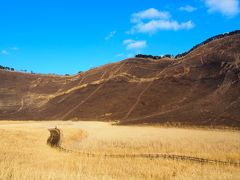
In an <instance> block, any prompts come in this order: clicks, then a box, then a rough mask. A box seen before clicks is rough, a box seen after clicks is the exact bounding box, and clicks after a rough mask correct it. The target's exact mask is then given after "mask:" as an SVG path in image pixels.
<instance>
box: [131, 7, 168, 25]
mask: <svg viewBox="0 0 240 180" xmlns="http://www.w3.org/2000/svg"><path fill="white" fill-rule="evenodd" d="M169 18H170V14H169V12H166V11H158V10H157V9H154V8H150V9H147V10H144V11H140V12H138V13H134V14H132V18H131V22H133V23H136V22H139V21H142V20H144V19H169Z"/></svg>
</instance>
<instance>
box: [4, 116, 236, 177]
mask: <svg viewBox="0 0 240 180" xmlns="http://www.w3.org/2000/svg"><path fill="white" fill-rule="evenodd" d="M55 125H58V127H59V128H61V129H62V130H63V132H64V140H63V145H64V146H65V147H67V148H70V149H75V150H78V151H83V152H92V153H98V154H106V153H107V154H111V153H121V154H124V153H127V154H129V153H172V154H183V155H191V156H197V157H204V158H211V159H219V160H238V161H239V160H240V132H239V131H226V130H197V129H181V128H165V127H164V128H163V127H136V126H111V125H110V124H108V123H101V122H70V121H68V122H29V121H28V122H9V121H1V122H0V137H1V138H0V145H1V147H0V179H44V180H45V179H239V178H240V168H239V167H233V166H221V165H213V164H212V165H211V164H205V165H201V164H198V163H193V162H184V161H183V162H180V161H172V160H164V159H146V158H109V157H108V158H105V157H103V156H98V157H87V156H84V155H80V154H76V153H65V152H60V151H58V150H56V149H52V148H50V147H48V146H47V145H46V140H47V138H48V136H49V132H48V131H47V128H50V127H54V126H55Z"/></svg>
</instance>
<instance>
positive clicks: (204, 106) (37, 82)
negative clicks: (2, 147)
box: [0, 33, 240, 127]
mask: <svg viewBox="0 0 240 180" xmlns="http://www.w3.org/2000/svg"><path fill="white" fill-rule="evenodd" d="M0 84H1V86H0V118H1V119H36V120H44V119H45V120H52V119H53V120H55V119H63V120H68V119H74V120H80V119H83V120H93V119H94V120H96V119H97V120H118V121H119V122H120V123H122V124H126V123H131V124H133V123H174V124H176V123H181V124H187V125H207V126H209V125H222V126H236V127H240V34H239V33H236V34H231V35H228V36H223V37H221V38H218V39H213V40H211V41H210V42H207V43H205V44H202V45H201V46H198V47H197V48H195V49H193V50H192V51H191V52H189V53H188V54H186V55H185V56H183V57H180V58H177V59H168V58H163V59H161V60H159V61H155V60H152V59H143V58H132V59H127V60H124V61H121V62H118V63H113V64H108V65H105V66H102V67H99V68H95V69H92V70H90V71H87V72H83V73H81V74H78V75H76V76H70V77H61V76H46V75H31V74H23V73H17V72H8V71H4V70H1V71H0Z"/></svg>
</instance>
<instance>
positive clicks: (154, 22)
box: [127, 8, 195, 34]
mask: <svg viewBox="0 0 240 180" xmlns="http://www.w3.org/2000/svg"><path fill="white" fill-rule="evenodd" d="M131 23H133V24H134V25H133V27H132V28H131V29H130V30H129V31H128V32H127V33H129V34H135V33H148V34H153V33H156V32H158V31H159V30H174V31H177V30H182V29H192V28H193V27H194V26H195V25H194V23H193V22H192V21H191V20H189V21H186V22H178V21H177V20H173V19H171V14H170V13H169V12H165V11H159V10H157V9H154V8H150V9H147V10H144V11H140V12H138V13H134V14H132V16H131Z"/></svg>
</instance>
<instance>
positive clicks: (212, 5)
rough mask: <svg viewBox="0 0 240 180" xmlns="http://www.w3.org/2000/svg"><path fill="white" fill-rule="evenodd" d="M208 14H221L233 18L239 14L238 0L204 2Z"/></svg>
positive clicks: (209, 0) (208, 0) (210, 0)
mask: <svg viewBox="0 0 240 180" xmlns="http://www.w3.org/2000/svg"><path fill="white" fill-rule="evenodd" d="M204 1H205V4H206V6H207V7H208V12H210V13H213V12H220V13H222V14H223V15H225V16H228V17H232V16H235V15H237V14H238V13H239V1H238V0H204Z"/></svg>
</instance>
